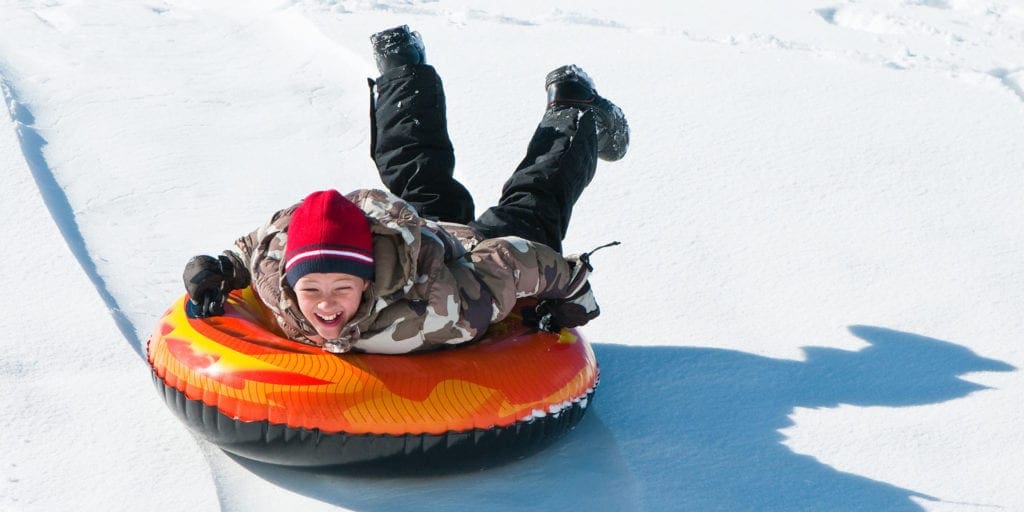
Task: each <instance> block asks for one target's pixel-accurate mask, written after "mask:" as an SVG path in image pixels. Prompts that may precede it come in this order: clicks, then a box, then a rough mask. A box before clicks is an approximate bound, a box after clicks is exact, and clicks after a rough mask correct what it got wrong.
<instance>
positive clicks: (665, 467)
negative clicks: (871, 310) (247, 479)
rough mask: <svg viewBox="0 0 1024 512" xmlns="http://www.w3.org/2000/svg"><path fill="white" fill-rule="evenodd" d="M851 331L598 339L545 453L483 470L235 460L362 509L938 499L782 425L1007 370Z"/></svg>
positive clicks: (874, 503) (945, 395) (801, 506)
mask: <svg viewBox="0 0 1024 512" xmlns="http://www.w3.org/2000/svg"><path fill="white" fill-rule="evenodd" d="M850 330H851V331H852V332H853V333H854V334H855V335H856V336H858V337H860V338H861V339H863V340H864V341H866V342H868V343H869V344H870V345H869V346H868V347H866V348H864V349H862V350H859V351H856V352H851V351H844V350H837V349H831V348H821V347H811V348H808V349H806V353H807V359H806V361H789V360H778V359H771V358H767V357H762V356H758V355H754V354H749V353H744V352H738V351H733V350H720V349H711V348H689V347H632V346H623V345H596V346H595V350H596V352H597V355H598V360H599V361H600V362H601V368H602V385H601V388H599V390H598V394H597V400H596V406H595V407H594V408H593V410H591V411H590V413H589V414H590V416H589V417H587V418H585V419H584V420H583V422H582V423H581V425H580V426H579V428H577V429H576V431H574V432H573V433H571V434H569V436H568V437H567V438H565V439H563V440H561V441H560V442H558V443H557V444H555V445H554V446H551V447H550V448H548V449H547V450H545V451H542V452H539V453H536V454H534V455H532V456H530V457H527V458H525V459H523V460H517V461H513V462H510V463H506V464H502V465H497V466H494V467H491V468H489V469H487V470H486V471H471V472H456V473H451V472H449V473H444V474H435V473H431V472H429V471H424V472H422V473H420V474H415V475H410V474H408V473H406V474H403V475H402V476H390V475H383V474H380V473H379V472H375V473H372V474H367V475H360V474H354V473H353V472H336V471H327V472H324V471H321V472H316V471H308V470H297V469H288V468H281V467H275V466H270V465H265V464H259V463H255V462H251V461H245V460H242V459H237V460H238V461H239V463H241V464H242V465H244V466H245V467H246V468H247V469H249V470H250V471H252V472H253V473H255V474H257V475H258V476H260V477H262V478H264V479H266V480H268V481H271V482H273V483H275V484H277V485H280V486H282V487H285V488H288V489H291V490H293V491H295V492H297V493H300V494H304V495H306V496H309V497H312V498H315V499H318V500H322V501H325V502H329V503H334V504H338V505H342V506H345V507H348V508H353V509H358V510H382V511H383V510H399V509H400V510H437V509H440V508H443V509H469V508H477V509H479V508H483V509H485V510H519V509H521V508H523V507H532V508H536V507H537V506H539V507H540V508H541V509H550V510H558V509H568V508H570V507H572V508H579V509H582V510H668V509H672V510H730V511H736V510H758V511H766V510H830V511H839V510H886V511H892V510H896V511H899V510H921V508H920V507H919V506H918V505H917V504H916V503H914V501H913V500H912V499H911V498H912V497H917V498H921V499H934V498H932V497H930V496H925V495H922V494H921V493H918V492H915V491H913V490H910V489H903V488H899V487H896V486H894V485H891V484H888V483H885V482H879V481H875V480H871V479H868V478H865V477H861V476H857V475H853V474H848V473H842V472H840V471H837V470H835V469H833V468H831V467H829V466H826V465H824V464H821V463H820V462H818V461H816V460H815V459H813V458H811V457H808V456H803V455H798V454H795V453H793V452H792V451H790V450H789V449H788V448H787V447H785V446H784V445H782V444H781V441H782V435H781V434H780V433H779V430H780V429H783V428H785V427H787V426H789V425H790V424H791V422H790V420H789V415H790V414H791V413H792V411H793V409H794V408H795V407H831V406H835V405H838V404H841V403H842V404H853V405H861V406H887V407H902V406H909V405H922V404H934V403H940V402H944V401H947V400H952V399H954V398H960V397H963V396H966V395H968V394H970V393H971V392H974V391H978V390H981V389H983V387H982V386H980V385H977V384H973V383H970V382H967V381H965V380H962V379H960V378H959V377H960V376H962V375H964V374H966V373H970V372H984V371H1011V370H1013V369H1014V368H1013V367H1012V366H1010V365H1007V364H1005V363H1002V362H999V361H994V360H991V359H986V358H983V357H980V356H978V355H976V354H975V353H973V352H972V351H971V350H969V349H967V348H964V347H961V346H958V345H955V344H952V343H949V342H946V341H941V340H937V339H932V338H926V337H923V336H919V335H915V334H909V333H903V332H898V331H893V330H889V329H884V328H878V327H864V326H855V327H852V328H851V329H850Z"/></svg>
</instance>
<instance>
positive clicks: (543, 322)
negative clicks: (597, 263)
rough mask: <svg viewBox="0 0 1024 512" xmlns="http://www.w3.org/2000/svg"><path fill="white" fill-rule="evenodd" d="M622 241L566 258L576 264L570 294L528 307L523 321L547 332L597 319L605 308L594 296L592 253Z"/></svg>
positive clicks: (573, 269)
mask: <svg viewBox="0 0 1024 512" xmlns="http://www.w3.org/2000/svg"><path fill="white" fill-rule="evenodd" d="M618 244H619V243H618V242H612V243H610V244H606V245H602V246H601V247H598V248H597V249H594V250H593V251H590V252H585V253H583V254H581V255H579V256H569V257H568V258H566V260H567V261H568V262H569V264H570V265H572V275H571V276H570V277H569V285H568V287H567V296H566V298H564V299H546V300H542V301H540V302H539V303H537V305H536V306H534V307H532V308H526V309H525V310H524V311H523V312H522V313H523V322H525V323H526V325H529V326H532V327H536V328H537V329H540V330H542V331H546V332H558V331H561V330H562V329H563V328H573V327H579V326H581V325H586V323H587V322H589V321H591V320H593V319H595V318H597V317H598V315H600V314H601V308H600V307H598V305H597V301H596V300H594V292H593V290H591V289H590V281H588V280H587V278H588V277H589V276H590V273H591V272H593V270H594V267H592V266H591V265H590V256H591V255H592V254H594V253H595V252H597V250H598V249H603V248H605V247H610V246H613V245H618Z"/></svg>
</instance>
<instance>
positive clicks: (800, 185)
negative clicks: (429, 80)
mask: <svg viewBox="0 0 1024 512" xmlns="http://www.w3.org/2000/svg"><path fill="white" fill-rule="evenodd" d="M403 23H408V24H409V25H411V26H412V27H413V28H415V29H417V30H419V31H420V32H421V33H422V34H423V37H424V39H425V41H426V46H427V55H428V60H429V62H430V63H432V64H434V65H435V66H436V67H437V68H438V69H439V71H440V72H441V74H442V76H443V78H444V80H445V87H446V91H447V94H448V108H449V122H450V129H451V135H452V138H453V140H454V144H455V147H456V151H457V156H458V167H457V171H456V173H457V177H458V178H459V179H460V180H462V181H463V183H465V184H466V185H467V187H468V188H469V189H470V190H472V191H473V192H474V193H475V195H476V199H477V207H478V212H480V211H482V210H483V208H485V207H486V206H488V205H489V204H491V203H493V202H494V201H496V200H497V198H498V194H499V190H500V186H501V184H502V183H503V182H504V180H505V178H506V177H507V175H508V174H509V173H510V171H511V170H512V169H513V168H514V166H515V165H516V164H517V163H518V161H519V159H520V158H521V157H522V154H523V152H524V150H525V146H526V142H527V140H528V138H529V136H530V134H531V133H532V130H533V127H534V126H535V124H536V122H537V121H538V120H539V119H540V114H541V112H542V110H543V107H544V101H545V98H544V88H543V78H544V75H545V73H547V72H548V71H549V70H551V69H553V68H554V67H556V66H558V65H561V64H566V63H576V64H579V65H580V66H582V67H583V68H584V69H585V70H587V71H588V72H589V73H590V75H591V76H592V77H593V78H594V80H595V82H596V83H597V87H598V90H599V91H600V92H601V93H602V94H603V95H605V96H607V97H609V98H611V99H612V100H613V101H615V102H616V103H617V104H619V105H620V106H621V107H622V108H623V109H624V111H625V112H626V113H627V115H628V116H629V121H630V125H631V127H632V135H633V143H632V146H631V147H630V152H629V154H628V155H627V157H626V158H625V159H624V160H623V161H621V162H618V163H614V164H608V163H602V164H601V165H600V166H599V169H598V176H597V178H596V179H595V180H594V182H593V184H592V185H591V187H590V188H589V189H588V190H587V192H586V194H585V195H584V198H583V199H582V200H581V202H580V203H579V204H578V207H577V209H576V212H575V215H574V223H573V226H572V228H571V231H570V234H569V237H568V239H567V241H566V244H565V245H566V248H567V251H568V252H579V251H584V250H587V249H590V248H592V247H594V246H596V245H599V244H602V243H604V242H607V241H610V240H613V239H614V240H620V241H622V242H623V245H621V246H619V247H617V248H615V249H607V250H605V251H602V252H601V253H599V254H598V255H597V256H595V264H596V267H597V272H596V274H595V275H594V276H593V280H592V282H593V284H594V288H595V290H596V292H597V293H598V299H599V302H601V304H602V306H603V311H604V313H603V315H602V316H601V317H600V318H599V319H598V320H597V321H595V322H594V323H592V324H591V325H589V326H587V327H586V328H585V329H584V330H583V332H584V333H585V334H586V335H587V337H588V338H589V339H590V340H591V341H592V342H593V343H594V344H595V349H596V352H597V355H598V358H599V361H600V363H601V367H602V372H603V373H602V385H601V388H600V389H599V390H598V393H597V396H596V400H595V402H594V405H593V407H592V408H591V410H590V412H589V414H588V416H587V418H586V419H585V421H584V422H583V423H582V424H581V425H580V427H579V428H578V429H577V430H576V431H574V432H572V433H571V434H570V435H569V436H568V437H566V438H565V439H563V440H562V441H560V442H559V443H557V444H555V445H553V446H551V447H550V448H548V449H547V450H545V451H543V452H541V453H539V454H536V455H534V456H531V457H529V458H527V459H524V460H521V461H517V462H514V463H510V464H506V465H503V466H499V467H495V468H490V469H487V470H485V471H479V472H470V473H447V474H421V475H405V476H401V477H395V476H389V475H381V474H357V473H352V472H346V471H303V470H296V469H287V468H278V467H273V466H269V465H264V464H257V463H253V462H249V461H246V460H243V459H238V458H234V457H230V456H227V455H225V454H224V453H223V452H221V451H220V450H218V449H217V448H216V447H213V446H211V445H208V444H206V443H204V442H202V441H199V440H197V439H195V438H193V437H192V435H190V434H189V433H188V431H187V430H186V428H185V427H184V426H183V425H182V424H180V423H179V422H178V420H176V419H175V418H174V417H173V415H172V414H171V413H170V412H169V411H168V410H167V408H166V407H165V406H164V404H163V402H162V399H161V398H160V397H159V396H158V395H157V394H156V393H155V391H154V389H153V386H152V384H151V382H150V376H149V369H148V367H147V365H146V363H145V361H144V359H143V357H142V356H141V352H142V350H143V347H144V344H145V341H146V339H147V338H148V336H149V332H150V331H151V329H152V328H153V327H154V326H155V323H156V320H157V318H158V317H159V315H160V314H161V313H162V312H163V311H164V309H165V308H166V307H167V306H168V305H169V304H170V303H171V301H172V300H173V299H175V298H176V297H177V296H178V295H179V294H180V293H182V289H181V277H180V276H181V270H182V268H183V265H184V263H185V261H186V260H187V259H188V258H189V257H191V256H192V255H194V254H201V253H216V252H219V251H220V250H221V249H223V248H225V247H227V246H228V245H229V244H230V243H231V242H232V241H233V240H234V238H235V237H237V236H239V235H241V234H244V233H246V232H248V231H249V230H251V229H253V228H255V227H257V226H258V225H259V224H261V223H262V222H263V221H264V220H266V218H267V216H268V215H269V214H270V213H271V212H273V211H274V210H276V209H278V208H281V207H284V206H287V205H290V204H292V203H293V202H295V201H297V200H298V199H300V198H301V197H303V196H305V195H306V194H307V193H308V192H310V191H313V190H319V189H323V188H329V187H333V188H338V189H341V190H343V191H347V190H349V189H354V188H362V187H375V186H379V181H378V179H377V176H376V173H375V170H374V168H373V166H372V164H371V162H370V160H369V157H368V139H369V135H368V125H369V123H368V121H367V88H366V80H365V79H366V77H368V76H373V75H374V74H375V69H374V67H373V62H372V55H371V52H370V48H369V44H368V36H369V34H371V33H373V32H375V31H378V30H381V29H384V28H388V27H391V26H395V25H399V24H403ZM0 81H2V88H3V97H4V100H5V103H6V109H7V110H6V112H7V113H8V114H9V115H2V116H0V168H2V173H0V190H2V191H3V192H2V194H3V197H2V198H0V219H2V220H0V222H2V225H3V235H2V236H3V239H4V243H3V249H2V254H3V256H2V260H0V266H2V268H3V271H2V280H3V283H4V284H3V294H4V297H5V301H4V304H5V312H4V314H3V315H0V332H2V333H3V334H2V335H0V510H4V511H44V510H45V511H49V510H166V509H173V510H203V511H206V510H225V511H236V510H237V511H247V510H311V511H317V510H356V511H384V510H412V511H416V510H486V511H499V510H523V509H529V510H537V509H541V510H570V509H578V510H652V511H655V510H658V511H660V510H780V511H789V510H872V511H875V510H877V511H884V510H896V511H902V510H944V511H945V510H948V511H975V510H979V511H980V510H986V511H987V510H1007V511H1013V510H1024V489H1022V487H1021V485H1020V482H1021V481H1024V434H1022V428H1021V427H1022V425H1024V400H1022V398H1024V375H1022V373H1021V371H1020V368H1022V367H1024V351H1022V349H1021V341H1022V338H1024V322H1022V321H1024V313H1022V304H1024V269H1022V263H1024V242H1022V236H1024V208H1022V198H1024V3H1021V2H1020V1H1015V0H1003V1H1000V0H793V1H784V2H756V1H752V0H748V1H742V0H741V1H735V2H723V3H714V2H696V1H685V2H668V1H664V2H658V1H633V2H622V1H619V0H593V1H572V2H559V3H558V4H557V7H555V6H554V4H552V3H551V2H546V1H540V0H526V1H519V2H514V3H513V2H469V1H465V0H438V1H416V0H405V1H401V0H377V1H371V0H333V1H330V0H296V1H280V0H279V1H266V0H259V1H248V2H226V1H201V0H167V1H163V0H150V1H139V2H120V1H114V0H97V1H89V2H82V1H74V0H66V1H61V0H48V1H43V0H40V1H17V0H7V1H4V2H0Z"/></svg>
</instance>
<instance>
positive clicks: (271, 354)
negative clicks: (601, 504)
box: [148, 289, 598, 466]
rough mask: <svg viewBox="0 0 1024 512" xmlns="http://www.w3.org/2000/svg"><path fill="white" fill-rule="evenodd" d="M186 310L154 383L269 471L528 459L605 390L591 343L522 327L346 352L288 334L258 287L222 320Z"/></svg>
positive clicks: (158, 350)
mask: <svg viewBox="0 0 1024 512" xmlns="http://www.w3.org/2000/svg"><path fill="white" fill-rule="evenodd" d="M187 300H188V299H187V297H182V298H180V299H178V300H177V301H176V302H175V303H174V304H173V305H172V306H171V308H170V309H169V310H168V311H167V312H166V313H165V314H164V316H163V318H161V320H160V323H159V325H158V326H157V328H156V330H155V331H154V332H153V335H152V337H151V338H150V340H149V344H148V360H149V363H150V365H151V366H152V369H153V380H154V383H155V384H156V386H157V389H158V390H159V391H160V392H161V393H162V394H163V396H164V399H165V401H166V403H167V405H168V406H169V407H170V408H171V409H172V410H173V411H174V412H175V413H176V414H177V415H178V416H179V418H181V419H182V420H183V421H184V422H185V423H186V424H187V425H188V426H189V427H191V428H192V430H194V431H196V432H197V433H199V434H201V435H202V436H203V437H205V438H206V439H208V440H209V441H211V442H214V443H216V444H218V445H219V446H221V447H222V448H223V449H225V450H227V451H229V452H232V453H235V454H238V455H241V456H243V457H246V458H251V459H255V460H260V461H263V462H270V463H275V464H285V465H292V466H327V465H339V464H349V463H357V462H370V461H384V460H409V459H421V458H429V459H449V458H451V457H456V458H462V457H463V456H467V455H490V454H492V453H509V452H515V453H520V452H522V451H523V450H525V449H528V448H531V447H536V446H539V445H541V444H542V443H543V442H546V441H547V440H549V439H553V438H556V437H558V436H560V435H561V434H563V433H565V432H567V431H568V430H570V429H572V428H573V427H575V426H576V424H577V423H579V421H580V420H581V419H582V418H583V414H584V413H585V412H586V407H587V404H588V403H589V401H590V399H591V397H592V395H593V392H594V388H595V387H596V385H597V381H598V369H597V363H596V360H595V358H594V352H593V350H592V349H591V347H590V345H589V344H588V343H587V342H586V341H584V340H583V339H582V338H581V337H579V334H578V333H576V332H575V331H572V330H563V331H562V333H561V334H557V335H556V334H549V333H543V332H534V331H531V330H528V329H527V328H526V327H524V326H523V324H522V321H521V318H519V317H517V316H512V317H509V318H508V319H506V320H505V321H503V322H501V323H498V324H495V325H493V326H491V329H490V330H489V331H488V333H487V335H486V336H485V337H484V339H482V340H480V341H478V342H475V343H470V344H467V345H465V346H461V347H457V348H452V349H447V350H439V351H433V352H423V353H415V354H406V355H376V354H351V353H350V354H342V355H336V354H331V353H328V352H324V351H323V350H321V349H320V348H318V347H313V346H309V345H304V344H301V343H297V342H294V341H291V340H288V339H285V338H283V337H281V336H280V333H279V332H277V331H276V329H277V327H276V323H275V321H274V320H273V317H272V316H271V314H270V312H269V311H268V310H267V309H266V308H265V307H264V306H263V305H262V304H261V303H260V301H259V299H258V298H257V297H256V296H255V295H254V294H253V292H252V290H251V289H245V290H236V291H234V292H232V293H231V294H230V295H229V297H228V300H227V302H226V304H225V307H224V310H225V314H224V315H223V316H218V317H211V318H191V317H190V316H189V315H188V314H187V312H186V307H185V304H186V301H187ZM268 326H274V327H273V328H271V327H268ZM272 329H274V331H272Z"/></svg>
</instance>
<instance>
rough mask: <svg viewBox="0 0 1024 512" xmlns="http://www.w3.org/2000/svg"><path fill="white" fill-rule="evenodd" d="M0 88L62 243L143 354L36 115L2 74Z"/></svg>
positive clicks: (134, 346) (132, 344)
mask: <svg viewBox="0 0 1024 512" xmlns="http://www.w3.org/2000/svg"><path fill="white" fill-rule="evenodd" d="M0 89H2V92H3V96H4V103H5V104H6V105H7V109H8V112H9V114H10V116H11V120H12V121H14V126H15V129H16V131H17V133H18V142H19V143H20V145H21V152H22V154H23V155H24V157H25V162H26V163H27V164H28V167H29V169H30V170H31V171H32V178H34V179H35V182H36V186H37V187H38V188H39V195H40V196H41V197H42V198H43V203H44V204H45V205H46V208H47V210H49V212H50V216H51V217H52V218H53V221H54V223H55V224H56V225H57V228H58V229H60V233H61V235H62V236H63V237H64V242H65V243H67V245H68V249H70V250H71V253H72V254H73V255H74V256H75V259H76V260H77V261H78V264H79V265H81V267H82V270H83V271H84V272H85V275H86V276H88V277H89V281H91V282H92V284H93V286H94V287H95V288H96V292H97V293H99V296H100V298H101V299H103V303H104V304H105V305H106V306H107V310H108V311H110V316H112V317H113V319H114V323H115V324H117V328H118V329H119V330H120V331H121V334H122V335H123V336H124V338H125V339H126V340H128V342H129V343H130V344H131V346H132V348H133V349H134V350H135V352H136V353H137V354H139V355H140V356H143V357H145V355H144V354H143V350H142V342H141V341H140V340H139V337H138V336H137V335H136V334H135V328H134V326H133V325H132V323H131V321H130V320H128V317H127V316H126V315H125V314H124V312H123V311H121V308H120V306H118V304H117V300H116V299H115V298H114V296H113V295H111V294H110V291H109V290H108V289H107V285H106V283H105V282H104V281H103V278H102V277H101V276H100V274H99V272H98V271H97V269H96V262H94V261H93V259H92V255H90V254H89V250H88V249H87V248H86V246H85V239H84V238H83V237H82V232H81V231H80V230H79V228H78V221H77V220H75V211H74V209H73V208H72V207H71V203H70V202H69V201H68V196H67V194H65V193H64V189H63V188H61V186H60V184H59V183H57V178H56V177H54V175H53V170H52V169H50V166H49V164H47V163H46V158H45V156H44V155H43V148H44V147H46V139H44V138H43V137H42V136H41V135H40V134H39V132H38V131H37V130H36V129H35V128H34V126H35V116H33V115H32V112H31V111H29V109H28V108H26V107H25V105H23V104H21V103H20V102H19V101H18V96H17V93H16V92H15V90H14V88H13V87H12V86H11V85H10V84H9V83H7V81H6V80H3V77H0Z"/></svg>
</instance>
